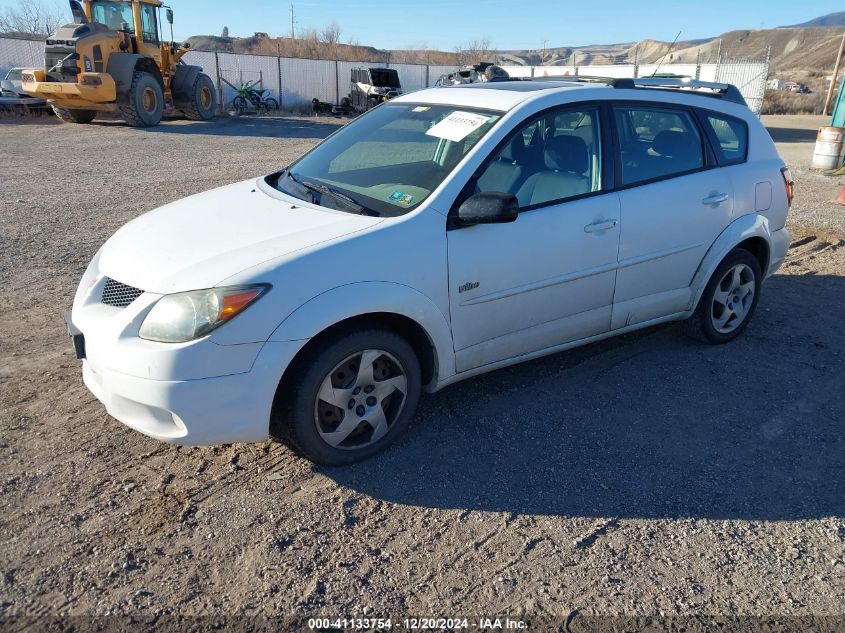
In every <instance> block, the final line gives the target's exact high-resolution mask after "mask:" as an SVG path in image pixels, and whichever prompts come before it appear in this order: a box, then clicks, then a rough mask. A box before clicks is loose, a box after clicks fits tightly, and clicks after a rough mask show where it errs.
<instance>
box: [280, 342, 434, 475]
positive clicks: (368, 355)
mask: <svg viewBox="0 0 845 633" xmlns="http://www.w3.org/2000/svg"><path fill="white" fill-rule="evenodd" d="M288 374H289V375H290V376H291V378H290V379H289V380H287V381H286V383H285V384H283V385H282V389H281V390H280V393H279V394H278V397H277V401H276V406H275V410H274V415H273V421H272V423H271V432H272V433H273V435H274V436H276V437H279V438H280V439H285V440H287V441H288V442H289V443H290V444H292V445H293V446H294V447H295V448H297V449H298V450H299V451H300V452H302V453H303V454H304V455H305V456H306V457H308V458H309V459H310V460H312V461H314V462H317V463H319V464H326V465H334V466H337V465H344V464H351V463H353V462H357V461H359V460H362V459H366V458H367V457H370V456H372V455H374V454H376V453H378V452H379V451H381V450H383V449H384V448H386V447H387V446H388V445H389V444H391V443H392V442H393V441H395V440H396V438H398V437H399V436H400V435H401V434H402V432H403V431H404V430H406V429H407V427H408V425H409V424H410V422H411V419H412V418H413V415H414V412H415V410H416V408H417V403H418V401H419V397H420V393H421V391H422V380H421V370H420V363H419V360H418V359H417V356H416V354H415V353H414V350H413V348H412V347H411V346H410V345H409V344H408V343H407V341H405V339H403V338H402V337H401V336H399V335H397V334H395V333H394V332H391V331H388V330H379V329H367V330H361V331H357V332H346V333H341V334H338V335H332V336H331V337H330V338H328V339H326V340H324V341H322V343H318V344H317V347H315V348H314V349H312V350H308V351H307V352H306V353H305V354H304V356H303V358H301V359H299V360H298V361H297V362H296V363H295V365H294V366H292V368H291V369H290V370H289V372H288Z"/></svg>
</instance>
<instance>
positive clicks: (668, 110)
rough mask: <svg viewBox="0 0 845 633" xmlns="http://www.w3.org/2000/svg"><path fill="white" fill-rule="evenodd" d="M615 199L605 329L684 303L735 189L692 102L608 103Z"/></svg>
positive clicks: (730, 209) (673, 309) (677, 308)
mask: <svg viewBox="0 0 845 633" xmlns="http://www.w3.org/2000/svg"><path fill="white" fill-rule="evenodd" d="M613 110H614V116H613V121H614V124H615V126H616V135H615V136H616V138H617V139H618V146H617V150H616V159H617V179H618V182H620V184H621V189H620V191H619V198H620V205H621V232H620V242H619V272H618V275H617V279H616V294H615V297H614V305H613V317H612V329H618V328H621V327H625V326H627V325H633V324H635V323H642V322H644V321H649V320H651V319H654V318H658V317H661V316H666V315H670V314H674V313H677V312H681V311H683V310H685V309H686V308H687V306H688V304H689V301H690V298H691V295H690V287H689V286H690V283H691V281H692V278H693V276H694V274H695V272H696V270H697V268H698V265H699V263H700V262H701V260H702V259H703V257H704V254H705V253H706V252H707V249H708V248H709V247H710V245H711V244H712V243H713V241H714V240H715V239H716V237H717V236H718V235H719V234H720V233H721V232H722V230H723V229H724V228H725V227H726V226H727V225H728V223H729V222H730V221H731V217H732V215H733V207H734V191H733V186H732V184H731V181H730V178H729V176H728V175H727V174H726V173H725V172H724V170H721V169H717V168H716V161H715V158H714V156H713V153H712V151H711V149H710V146H709V143H708V141H707V138H706V135H705V132H704V130H703V129H702V128H701V126H700V125H699V122H698V120H697V118H696V116H695V114H694V112H693V111H692V110H691V109H687V108H684V107H681V106H677V107H673V106H664V105H662V104H654V103H624V104H617V105H615V106H614V108H613Z"/></svg>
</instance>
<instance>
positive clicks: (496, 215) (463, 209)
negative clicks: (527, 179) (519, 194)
mask: <svg viewBox="0 0 845 633" xmlns="http://www.w3.org/2000/svg"><path fill="white" fill-rule="evenodd" d="M517 215H519V201H518V200H517V199H516V196H515V195H513V194H512V193H500V192H498V191H484V192H482V193H477V194H475V195H474V196H471V197H470V198H467V199H466V200H465V201H464V202H463V204H461V206H460V207H458V217H457V222H458V224H459V225H461V226H472V225H473V224H500V223H504V222H513V221H514V220H516V216H517Z"/></svg>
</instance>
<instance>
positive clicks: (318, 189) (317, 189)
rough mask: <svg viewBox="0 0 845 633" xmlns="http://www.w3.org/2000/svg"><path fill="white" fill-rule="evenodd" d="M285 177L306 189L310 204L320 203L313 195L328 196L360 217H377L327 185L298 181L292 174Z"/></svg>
mask: <svg viewBox="0 0 845 633" xmlns="http://www.w3.org/2000/svg"><path fill="white" fill-rule="evenodd" d="M287 177H288V178H290V179H291V180H292V181H293V182H295V183H296V184H297V185H299V186H300V187H302V188H304V189H307V190H308V191H310V192H311V193H312V195H311V202H312V203H314V204H320V201H319V200H317V199H315V197H314V195H313V194H314V193H319V194H320V196H321V197H322V196H324V195H325V196H329V197H330V198H333V199H334V200H337V201H338V202H340V203H341V204H342V205H344V206H345V207H346V208H347V209H349V210H351V211H353V212H355V213H358V214H360V215H373V216H377V215H378V213H376V212H375V211H373V210H372V209H368V208H367V207H365V206H364V205H362V204H360V203H359V202H357V201H356V200H355V199H354V198H351V197H350V196H347V195H346V194H345V193H343V192H341V191H338V190H337V189H332V188H331V187H329V186H328V185H324V184H322V183H318V182H312V181H310V180H298V179H297V178H296V177H295V176H294V175H293V173H292V172H290V171H288V172H287Z"/></svg>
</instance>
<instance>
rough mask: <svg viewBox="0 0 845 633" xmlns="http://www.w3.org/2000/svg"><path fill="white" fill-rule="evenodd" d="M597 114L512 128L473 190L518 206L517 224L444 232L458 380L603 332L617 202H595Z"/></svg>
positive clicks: (569, 114)
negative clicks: (512, 198) (501, 195)
mask: <svg viewBox="0 0 845 633" xmlns="http://www.w3.org/2000/svg"><path fill="white" fill-rule="evenodd" d="M601 154H602V152H601V141H600V125H599V112H598V109H594V108H584V107H581V108H580V109H573V108H568V109H561V110H558V111H556V112H552V113H551V114H549V113H546V114H544V115H542V116H541V117H537V118H534V119H533V120H531V121H529V122H528V123H527V124H524V125H521V126H519V128H518V129H517V130H516V131H515V133H514V134H512V135H511V137H510V138H509V139H507V140H506V141H505V142H504V143H503V144H502V145H501V146H500V149H499V150H497V151H496V152H495V156H494V157H493V158H492V160H490V161H489V162H488V163H487V164H486V165H485V167H484V168H483V169H482V170H481V173H480V174H479V175H478V176H477V178H475V179H474V181H473V182H472V183H470V185H469V186H468V187H469V190H468V193H471V192H472V191H475V192H478V191H502V192H507V193H512V194H514V195H516V196H517V198H518V199H519V203H520V213H519V216H518V218H517V219H516V221H515V222H512V223H507V224H487V225H476V226H471V227H464V228H454V229H452V230H450V231H448V253H449V299H450V309H451V316H452V331H453V337H454V343H455V351H456V359H457V360H456V362H457V371H458V372H461V371H467V370H470V369H473V368H476V367H481V366H484V365H489V364H491V363H496V362H498V361H502V360H506V359H511V358H516V357H519V356H522V355H526V354H531V353H532V352H536V351H540V350H544V349H548V348H553V347H555V346H558V345H561V344H563V343H566V342H568V341H573V340H577V339H583V338H587V337H590V336H593V335H596V334H601V333H604V332H607V331H608V330H609V329H610V318H611V309H612V304H613V291H614V285H615V279H616V261H617V250H618V245H619V219H620V207H619V197H618V195H617V194H616V193H612V192H608V193H602V159H601Z"/></svg>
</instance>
